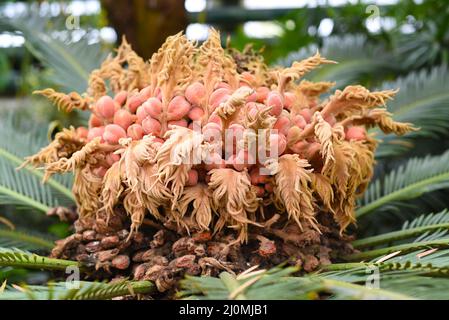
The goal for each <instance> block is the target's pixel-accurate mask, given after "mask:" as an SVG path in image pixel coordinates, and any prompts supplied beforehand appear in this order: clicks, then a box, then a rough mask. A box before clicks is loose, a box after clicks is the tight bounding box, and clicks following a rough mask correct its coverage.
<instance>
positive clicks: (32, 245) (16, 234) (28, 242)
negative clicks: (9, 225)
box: [0, 227, 54, 250]
mask: <svg viewBox="0 0 449 320" xmlns="http://www.w3.org/2000/svg"><path fill="white" fill-rule="evenodd" d="M0 247H4V248H18V249H25V250H35V249H44V250H51V249H52V248H53V247H54V243H53V241H51V240H50V237H49V236H48V235H42V234H38V233H37V232H34V231H29V230H26V231H25V230H9V229H5V228H1V227H0Z"/></svg>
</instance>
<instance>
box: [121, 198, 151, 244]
mask: <svg viewBox="0 0 449 320" xmlns="http://www.w3.org/2000/svg"><path fill="white" fill-rule="evenodd" d="M123 206H124V207H125V210H126V212H127V213H128V215H129V216H130V217H131V234H132V233H133V232H136V231H137V230H138V229H139V227H140V226H141V225H142V222H143V219H144V217H145V211H146V208H145V206H144V204H143V203H142V202H141V200H140V197H139V195H138V192H137V191H130V190H128V191H127V192H126V194H125V197H124V199H123ZM131 234H130V236H131ZM130 236H129V237H130Z"/></svg>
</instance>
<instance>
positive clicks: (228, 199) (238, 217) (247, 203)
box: [209, 168, 259, 242]
mask: <svg viewBox="0 0 449 320" xmlns="http://www.w3.org/2000/svg"><path fill="white" fill-rule="evenodd" d="M209 188H210V190H211V191H212V203H213V208H214V210H215V211H217V212H218V213H219V219H218V221H217V223H216V224H215V232H218V231H220V230H221V229H222V228H223V227H224V226H225V224H226V222H229V223H231V224H232V225H231V227H233V228H236V229H238V230H240V234H239V241H240V242H243V241H246V240H247V236H248V234H247V232H248V231H247V229H248V224H255V225H258V224H257V223H255V222H254V221H252V220H250V219H249V218H248V214H249V213H254V212H256V210H257V208H258V205H259V203H258V201H257V197H256V194H255V192H254V190H253V189H252V188H251V181H250V179H249V175H248V173H247V172H246V171H242V172H239V171H235V170H233V169H227V168H225V169H213V170H211V171H210V182H209Z"/></svg>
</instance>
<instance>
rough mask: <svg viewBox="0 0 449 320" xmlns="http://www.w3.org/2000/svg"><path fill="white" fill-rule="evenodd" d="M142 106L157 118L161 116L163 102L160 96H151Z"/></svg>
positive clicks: (148, 113)
mask: <svg viewBox="0 0 449 320" xmlns="http://www.w3.org/2000/svg"><path fill="white" fill-rule="evenodd" d="M142 107H143V108H144V109H145V112H146V113H147V115H150V116H152V117H153V118H155V119H157V118H159V115H160V114H161V112H162V102H161V100H159V99H158V98H154V97H151V98H149V99H148V100H147V101H145V102H144V103H143V104H142Z"/></svg>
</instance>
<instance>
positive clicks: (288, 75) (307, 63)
mask: <svg viewBox="0 0 449 320" xmlns="http://www.w3.org/2000/svg"><path fill="white" fill-rule="evenodd" d="M332 63H336V62H335V61H332V60H327V59H325V58H323V57H321V55H320V54H319V52H317V53H316V54H315V55H314V56H312V57H310V58H307V59H304V60H302V61H296V62H293V64H292V66H291V67H290V68H285V69H283V70H282V71H281V72H280V74H279V84H278V85H279V91H280V92H283V90H284V89H285V86H286V85H287V83H288V82H290V81H295V80H297V79H300V78H302V77H303V76H304V75H305V74H306V73H309V72H310V71H312V70H313V69H315V68H317V67H318V66H320V65H322V64H332Z"/></svg>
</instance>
